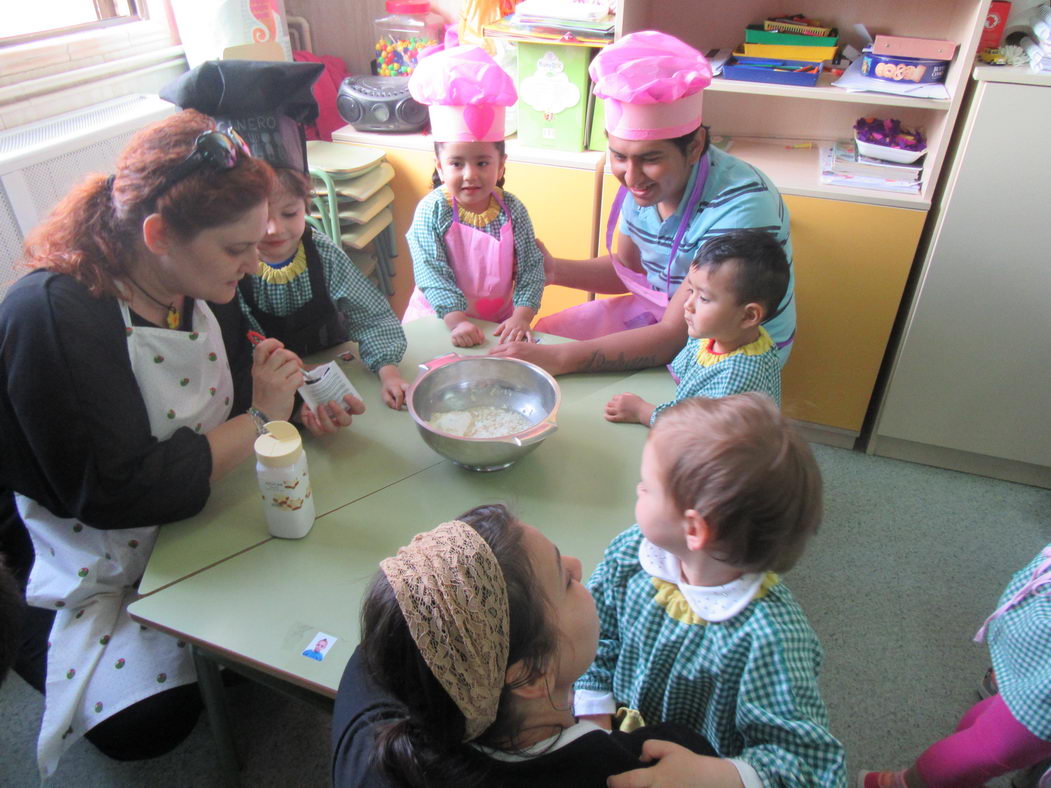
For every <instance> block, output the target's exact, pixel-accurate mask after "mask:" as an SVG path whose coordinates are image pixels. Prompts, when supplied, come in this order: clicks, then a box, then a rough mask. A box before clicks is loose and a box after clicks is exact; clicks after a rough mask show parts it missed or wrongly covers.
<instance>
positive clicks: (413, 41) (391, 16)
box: [373, 0, 443, 77]
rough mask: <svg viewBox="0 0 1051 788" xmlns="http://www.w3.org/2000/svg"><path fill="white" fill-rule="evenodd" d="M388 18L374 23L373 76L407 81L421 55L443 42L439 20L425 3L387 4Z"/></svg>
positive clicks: (398, 1) (404, 0) (397, 1)
mask: <svg viewBox="0 0 1051 788" xmlns="http://www.w3.org/2000/svg"><path fill="white" fill-rule="evenodd" d="M386 11H387V15H386V16H383V17H380V18H379V19H377V20H375V22H374V23H373V24H374V26H375V29H376V48H375V51H376V75H377V76H381V77H407V76H409V74H411V73H412V72H413V69H415V68H416V63H417V61H418V60H419V56H420V52H421V51H422V50H424V49H426V48H427V47H430V46H434V45H435V44H437V43H438V42H439V41H441V39H442V27H443V24H442V18H441V17H440V16H438V15H437V14H435V13H432V12H431V10H430V3H429V2H427V0H423V2H419V1H418V0H386Z"/></svg>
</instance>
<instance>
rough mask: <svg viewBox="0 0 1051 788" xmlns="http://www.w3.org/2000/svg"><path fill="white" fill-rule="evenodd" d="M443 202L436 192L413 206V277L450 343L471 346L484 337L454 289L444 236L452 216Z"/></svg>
mask: <svg viewBox="0 0 1051 788" xmlns="http://www.w3.org/2000/svg"><path fill="white" fill-rule="evenodd" d="M443 203H444V198H443V197H442V196H441V194H440V192H438V190H436V191H435V192H431V194H430V195H428V196H427V197H424V198H423V199H422V200H421V201H420V204H419V205H417V206H416V215H415V216H414V217H413V220H412V225H411V226H410V227H409V231H408V232H407V233H406V234H405V240H406V241H407V242H408V244H409V253H410V254H411V255H412V274H413V276H414V277H415V279H416V286H417V287H418V288H420V290H421V292H422V293H423V295H424V296H426V298H427V301H428V302H429V303H430V305H431V306H432V307H433V308H434V313H435V314H436V315H437V316H438V317H440V318H441V319H442V320H443V321H444V322H445V325H446V326H447V327H448V329H449V332H450V333H451V334H452V338H453V344H454V345H456V346H457V347H474V346H475V345H480V344H481V343H482V342H484V341H485V335H484V334H483V333H482V330H481V329H480V328H478V327H477V326H475V325H474V324H473V323H471V322H470V321H469V320H468V319H467V315H466V310H467V299H466V298H465V297H464V294H463V291H462V290H460V288H459V287H458V286H457V284H456V275H455V274H454V273H453V270H452V268H451V267H450V266H449V262H448V258H447V257H446V253H445V233H446V231H447V230H448V229H449V225H450V224H451V221H452V213H451V209H447V210H443V207H444V206H443ZM446 212H448V216H446V215H445V213H446Z"/></svg>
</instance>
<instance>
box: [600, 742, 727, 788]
mask: <svg viewBox="0 0 1051 788" xmlns="http://www.w3.org/2000/svg"><path fill="white" fill-rule="evenodd" d="M639 760H641V761H642V762H643V763H648V762H650V761H654V760H655V761H657V763H656V764H655V765H654V766H651V767H649V768H647V769H635V770H633V771H630V772H623V773H621V774H615V775H613V776H612V777H610V778H609V779H608V780H606V785H608V786H609V787H610V788H694V786H696V788H702V786H703V787H704V788H741V786H743V783H742V782H741V775H740V773H739V772H738V771H737V767H735V766H734V765H733V764H732V763H730V761H728V760H725V759H723V758H712V757H710V756H708V755H695V754H694V753H692V752H690V751H689V750H687V749H686V748H685V747H682V746H680V745H678V744H674V743H672V742H670V741H662V740H660V739H650V740H649V741H647V742H645V743H643V745H642V755H641V756H640V758H639Z"/></svg>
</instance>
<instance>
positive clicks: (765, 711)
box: [576, 525, 846, 788]
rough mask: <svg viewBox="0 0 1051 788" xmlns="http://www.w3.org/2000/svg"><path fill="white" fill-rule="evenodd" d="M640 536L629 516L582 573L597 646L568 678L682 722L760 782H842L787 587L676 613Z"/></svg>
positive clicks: (804, 787) (655, 718)
mask: <svg viewBox="0 0 1051 788" xmlns="http://www.w3.org/2000/svg"><path fill="white" fill-rule="evenodd" d="M642 540H643V536H642V532H641V530H640V529H639V527H638V526H637V525H635V526H632V527H631V528H629V529H628V530H627V531H625V532H623V533H622V534H620V535H619V536H617V537H616V538H615V539H614V540H613V542H612V543H611V544H610V546H609V547H608V548H607V550H606V554H605V556H604V558H603V560H602V563H601V564H599V566H598V568H597V569H596V570H595V572H594V574H593V575H592V576H591V578H590V579H589V580H588V583H587V585H588V588H589V589H591V593H592V594H593V595H594V597H595V604H596V605H597V606H598V612H599V626H600V632H599V647H598V654H597V655H596V657H595V662H594V663H593V664H592V666H591V667H590V668H589V669H588V671H587V672H586V673H585V674H584V675H583V676H582V677H581V678H580V679H579V680H578V681H577V684H576V688H577V689H578V690H594V691H599V692H612V693H613V696H614V699H615V701H616V703H617V705H618V706H626V707H628V708H632V709H636V710H638V711H639V712H640V713H641V714H642V717H643V719H644V720H646V721H647V722H650V723H654V722H677V723H681V724H684V725H689V726H690V727H692V728H694V729H695V730H696V731H698V732H699V733H700V734H701V735H702V736H704V737H705V738H706V739H708V741H709V742H711V744H712V746H713V747H714V748H715V749H716V751H717V752H718V753H719V755H720V756H722V757H724V758H736V759H739V760H741V761H744V762H745V763H747V764H749V765H750V766H752V768H754V769H755V770H756V772H757V773H758V774H759V777H760V778H761V779H762V781H763V785H764V786H794V788H815V787H816V786H821V787H822V788H836V786H844V785H846V776H845V768H846V755H845V752H844V750H843V745H841V744H840V743H839V741H837V740H836V738H835V737H834V736H832V734H831V733H830V732H829V730H828V714H827V712H826V710H825V704H824V703H823V702H822V700H821V695H820V692H819V691H818V685H817V674H818V670H819V668H820V664H821V656H822V655H821V647H820V645H819V644H818V640H817V635H815V633H814V631H813V629H811V627H810V624H809V623H808V622H807V619H806V615H805V614H804V613H803V610H802V608H800V606H799V604H798V603H797V602H796V601H795V599H794V598H793V597H792V594H791V593H790V592H789V590H788V589H787V588H786V587H785V586H784V584H783V583H781V582H780V581H778V580H777V579H776V576H771V579H770V581H768V582H767V583H764V584H763V586H762V588H763V589H765V594H764V593H762V591H760V593H759V595H758V596H757V597H756V598H755V599H754V600H753V601H752V602H751V603H750V604H749V605H748V606H747V607H745V608H744V610H742V611H741V612H740V613H738V614H737V615H735V616H733V617H732V618H730V619H729V620H727V621H722V622H718V623H715V622H705V621H699V623H684V622H683V621H682V620H680V619H678V618H674V617H672V616H671V615H670V614H669V613H670V609H671V608H670V606H669V607H668V608H667V609H666V607H665V606H664V605H662V604H660V603H659V602H658V601H657V595H658V590H657V586H658V584H660V583H661V582H662V581H659V580H658V581H657V582H656V583H655V582H654V580H655V578H653V577H652V576H651V575H650V574H649V573H647V572H646V571H645V570H643V569H642V567H641V565H640V563H639V547H640V545H641V543H642ZM676 591H677V589H676Z"/></svg>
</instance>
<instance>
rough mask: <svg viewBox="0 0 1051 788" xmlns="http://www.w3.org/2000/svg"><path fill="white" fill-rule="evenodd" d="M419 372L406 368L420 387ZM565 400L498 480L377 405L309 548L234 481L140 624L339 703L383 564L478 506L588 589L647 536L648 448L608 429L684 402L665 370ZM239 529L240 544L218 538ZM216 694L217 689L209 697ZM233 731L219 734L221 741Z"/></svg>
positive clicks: (175, 556) (338, 446) (420, 344)
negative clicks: (620, 546)
mask: <svg viewBox="0 0 1051 788" xmlns="http://www.w3.org/2000/svg"><path fill="white" fill-rule="evenodd" d="M406 328H407V333H408V334H409V348H410V351H409V357H410V358H412V359H414V360H418V361H422V360H426V359H429V358H431V357H433V356H435V355H441V354H442V353H444V352H446V351H447V350H448V349H449V348H448V334H447V331H446V329H445V327H444V326H443V325H442V324H441V323H440V322H439V321H437V320H427V321H418V322H416V323H412V324H410V325H409V326H407V327H406ZM545 341H550V340H548V339H545ZM410 369H411V367H410V366H404V367H403V372H405V373H407V374H406V378H407V379H409V378H411V377H412V373H411V372H410ZM353 372H354V370H353V369H352V370H351V373H352V374H351V378H352V380H353V382H354V384H355V386H357V387H358V388H359V390H360V391H361V393H362V394H363V396H365V397H366V398H369V402H370V404H371V403H372V402H373V401H374V400H375V399H376V398H377V397H378V388H379V387H378V383H377V382H376V381H374V380H369V379H368V378H367V377H366V375H367V373H364V374H357V375H355V374H353ZM559 384H560V386H561V388H562V395H563V404H562V408H561V410H560V412H559V416H558V425H559V429H558V431H557V432H556V433H554V434H553V435H552V436H550V437H549V438H547V439H546V440H545V441H544V443H543V444H542V445H541V446H539V447H538V448H537V449H536V450H535V451H533V452H532V453H530V454H528V455H527V456H526V457H524V458H523V459H522V460H520V461H519V462H518V463H516V464H515V465H513V466H512V467H511V468H508V469H507V470H504V471H498V472H495V473H476V472H472V471H468V470H465V469H463V468H461V467H459V466H457V465H455V464H454V463H452V462H449V461H447V460H444V459H443V458H441V457H440V456H438V455H437V454H434V453H433V452H431V450H430V449H428V448H427V447H426V446H425V445H424V444H423V441H422V439H421V438H420V436H419V435H418V433H417V431H416V428H415V425H413V424H412V421H411V419H410V418H409V417H408V415H407V414H406V413H395V412H394V411H390V410H389V409H387V408H385V407H383V406H382V405H380V406H376V405H372V407H371V410H370V413H375V412H376V411H382V412H380V413H378V414H376V419H375V422H374V423H373V424H370V423H369V420H368V418H367V415H368V414H366V417H363V418H361V419H360V424H359V420H357V419H356V420H355V424H354V425H352V427H351V428H350V429H348V430H344V431H343V432H344V433H345V435H339V436H330V438H326V439H323V440H319V441H313V442H312V443H311V445H309V446H308V448H307V451H308V453H309V457H310V468H311V481H312V483H313V484H314V488H315V491H316V494H317V495H318V504H319V506H318V512H319V514H320V516H319V517H318V519H317V521H316V522H315V524H314V527H313V529H312V530H311V532H310V533H309V534H308V535H307V536H306V537H304V538H303V539H299V540H282V539H272V538H267V532H266V527H265V524H264V523H263V521H262V513H261V511H259V507H258V500H257V497H256V493H255V481H254V478H250V477H247V476H245V475H243V474H237V475H235V476H232V477H231V478H230V479H229V480H226V481H224V486H223V488H222V489H220V490H217V492H218V493H219V496H217V505H215V506H213V505H212V504H209V507H208V508H207V509H206V510H205V511H204V512H202V514H201V515H199V516H198V517H196V518H193V519H192V520H190V521H187V522H186V523H184V524H179V525H176V526H174V530H175V533H173V534H171V535H170V536H169V537H168V538H166V539H163V540H160V541H158V544H157V547H156V548H155V549H154V553H153V555H152V556H151V558H150V566H149V569H148V575H150V576H151V577H152V578H162V577H163V578H164V579H165V580H167V585H168V586H169V587H166V588H163V589H162V590H159V591H156V593H152V594H150V595H149V596H146V597H145V598H143V599H141V600H139V601H138V602H136V603H134V604H133V605H132V606H131V608H130V610H131V613H132V615H133V617H134V618H136V619H137V620H139V621H141V622H143V623H145V624H148V625H150V626H152V627H154V628H156V629H159V630H162V631H165V632H168V633H170V634H172V635H175V636H177V637H180V638H183V639H186V640H188V641H190V642H191V643H192V644H194V646H195V647H196V648H197V651H198V654H199V655H200V654H203V655H206V656H208V657H209V658H210V659H211V658H218V660H219V661H220V662H224V663H225V664H235V665H241V666H243V665H247V666H249V667H250V668H253V669H255V670H256V671H258V672H259V673H258V674H257V675H262V676H265V677H269V678H270V679H276V680H278V681H280V682H283V683H287V684H289V685H291V686H293V687H296V688H298V689H299V690H301V691H305V692H306V693H309V694H315V695H319V696H322V697H326V698H333V697H335V694H336V689H337V687H338V685H339V680H340V677H341V675H342V673H343V668H344V666H345V665H346V662H347V660H348V659H349V658H350V655H351V653H352V652H353V650H354V648H355V646H356V645H357V642H358V635H359V633H358V615H359V610H360V606H361V599H362V595H363V593H364V591H365V589H366V587H367V585H368V583H369V581H370V579H371V578H372V576H373V575H374V574H375V572H376V569H377V567H378V564H379V561H380V560H381V559H382V558H385V557H386V556H389V555H392V554H393V553H394V552H395V551H396V550H397V548H398V547H400V546H401V545H404V544H406V543H407V542H408V541H409V540H410V539H411V538H412V536H413V535H414V534H416V533H418V532H420V531H425V530H429V529H430V528H433V527H434V526H435V525H437V524H438V523H440V522H442V521H445V520H449V519H452V518H454V517H456V516H457V515H458V514H460V513H462V512H463V511H465V510H467V509H469V508H471V507H473V506H476V505H478V504H482V503H506V504H507V505H508V506H509V507H510V508H511V509H512V511H513V512H514V513H515V514H516V515H517V516H518V517H520V518H521V519H522V520H524V521H525V522H529V523H531V524H533V525H535V526H537V527H538V528H539V529H540V530H542V531H543V532H544V533H545V534H547V536H548V537H549V538H550V539H551V540H552V541H554V542H555V543H556V544H558V545H559V547H560V549H561V550H562V552H563V553H565V554H567V555H576V556H578V557H579V558H580V559H581V561H582V562H583V564H584V573H585V576H586V575H587V574H588V573H590V571H591V570H592V569H593V568H594V566H595V564H596V563H597V562H598V561H599V560H600V559H601V557H602V552H603V550H604V549H605V547H606V545H607V544H608V543H609V541H610V539H611V538H612V537H613V536H614V535H615V534H617V533H618V532H620V531H621V530H623V529H624V528H626V527H627V526H629V525H630V524H631V523H632V522H634V503H635V484H636V483H637V481H638V473H639V470H638V469H639V461H640V458H641V454H642V446H643V443H644V441H645V439H646V435H647V432H648V430H646V429H645V428H644V427H641V426H639V425H625V424H611V423H609V422H607V421H605V419H604V418H603V405H604V404H605V402H606V401H607V400H608V399H609V398H610V397H611V396H612V395H614V394H617V393H619V392H622V391H633V392H635V393H637V394H639V395H641V396H643V397H645V398H646V399H649V400H650V401H654V402H660V401H663V400H665V399H667V398H668V397H670V396H672V395H673V394H674V390H675V386H674V383H673V382H672V380H671V378H670V376H669V375H668V373H667V372H666V371H665V370H663V369H653V370H645V371H642V372H634V373H604V374H595V375H571V376H567V377H564V378H561V379H560V380H559ZM356 432H358V433H360V434H357V435H355V433H356ZM341 480H342V483H343V484H344V485H345V488H340V486H339V485H340V481H341ZM230 487H236V488H237V489H236V490H230V489H228V488H230ZM219 502H225V505H226V506H227V507H228V508H226V509H225V510H224V508H223V506H221V505H218V503H219ZM172 528H173V526H166V527H165V528H164V529H162V534H163V533H164V532H165V531H167V530H168V529H172ZM224 529H226V530H229V531H231V532H234V533H236V534H237V535H238V536H237V537H236V538H235V537H233V536H224V537H222V538H217V537H215V536H214V535H213V534H211V533H209V531H212V530H224ZM238 540H239V541H238ZM157 567H162V568H163V569H158V568H157ZM201 569H204V571H199V570H201ZM162 572H163V574H162ZM151 573H152V574H151ZM157 587H160V584H159V583H158V582H155V583H154V588H157ZM318 632H325V633H327V634H329V635H333V636H335V637H337V638H338V640H337V641H336V643H335V645H334V646H332V648H331V649H330V650H329V652H328V653H327V655H326V657H325V659H324V660H323V661H321V662H317V661H315V660H313V659H310V658H308V657H305V656H303V653H302V652H303V650H304V649H305V648H306V647H307V645H308V644H309V643H310V642H311V640H312V638H313V637H314V636H315V635H316V634H317V633H318ZM199 669H200V670H199V672H202V674H203V673H204V672H205V671H209V670H213V667H212V666H209V665H208V664H207V663H206V662H201V663H199ZM213 679H214V677H213ZM208 681H212V679H206V678H205V676H204V675H202V687H204V689H205V691H206V692H208V687H207V686H205V685H206V683H207V682H208ZM215 692H219V690H218V688H216V689H215ZM215 700H216V699H215V698H214V697H213V698H212V702H211V703H210V704H209V705H210V709H209V711H210V713H211V712H212V708H211V707H212V706H213V705H214V704H215ZM222 725H223V722H222V720H221V719H219V720H218V724H217V725H216V727H217V728H218V727H222ZM223 735H227V734H222V733H221V734H220V737H222V736H223ZM228 765H229V764H228ZM231 768H232V767H231Z"/></svg>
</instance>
